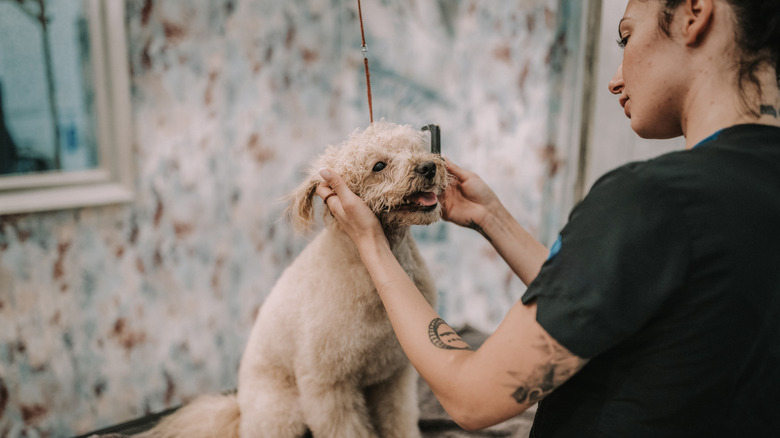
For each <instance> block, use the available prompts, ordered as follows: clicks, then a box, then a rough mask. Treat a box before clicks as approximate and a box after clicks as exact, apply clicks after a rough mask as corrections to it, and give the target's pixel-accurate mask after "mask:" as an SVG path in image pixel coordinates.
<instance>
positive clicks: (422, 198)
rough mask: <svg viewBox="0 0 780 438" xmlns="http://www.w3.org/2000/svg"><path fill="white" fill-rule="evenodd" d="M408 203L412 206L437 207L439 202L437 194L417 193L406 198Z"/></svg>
mask: <svg viewBox="0 0 780 438" xmlns="http://www.w3.org/2000/svg"><path fill="white" fill-rule="evenodd" d="M406 200H407V202H409V203H410V204H417V205H420V206H423V207H430V206H432V205H436V203H437V202H439V200H438V199H437V198H436V193H433V192H417V193H415V194H413V195H409V196H407V197H406Z"/></svg>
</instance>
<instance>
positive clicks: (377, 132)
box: [288, 120, 448, 229]
mask: <svg viewBox="0 0 780 438" xmlns="http://www.w3.org/2000/svg"><path fill="white" fill-rule="evenodd" d="M429 148H430V140H429V134H427V133H425V132H423V131H421V130H418V129H415V128H413V127H411V126H407V125H396V124H394V123H390V122H385V121H384V120H382V121H379V122H374V123H373V124H372V125H371V126H369V127H368V128H367V129H366V130H364V131H362V132H360V131H355V132H354V133H353V134H352V135H351V136H350V137H349V139H348V140H347V141H345V142H344V143H342V144H341V145H339V146H329V147H328V148H327V149H326V150H325V152H324V153H323V154H322V155H320V156H319V157H318V158H316V159H315V160H314V162H313V163H312V165H311V167H310V169H309V175H308V177H307V178H306V180H305V181H304V182H303V183H302V184H301V185H300V186H298V188H297V189H296V190H295V191H294V192H293V194H292V196H291V197H292V202H291V205H290V207H289V209H288V214H289V216H291V217H292V219H293V221H294V222H295V223H296V224H297V225H298V226H299V227H300V228H303V229H307V228H309V227H310V226H311V224H312V223H313V222H314V203H313V198H314V196H315V190H316V189H317V186H318V185H319V184H320V183H321V182H322V178H321V177H320V175H319V169H321V168H323V167H327V168H330V169H333V170H334V171H336V172H338V173H340V174H341V175H342V176H343V178H344V180H345V182H346V183H347V186H349V188H350V190H352V191H353V192H354V193H355V194H357V195H358V196H359V197H360V198H361V199H363V201H365V203H366V204H367V205H368V206H369V207H370V208H371V209H372V210H373V211H374V213H376V215H377V216H378V217H379V220H380V222H382V224H383V225H384V226H385V227H386V228H388V227H398V226H404V225H427V224H430V223H433V222H435V221H437V220H438V219H439V218H440V216H441V206H440V204H439V198H438V197H439V195H440V194H441V192H442V190H444V187H446V185H447V182H448V174H447V170H446V168H445V165H444V159H442V158H441V156H439V155H437V154H432V153H431V152H430V151H429ZM325 217H326V220H327V219H328V218H329V217H331V215H330V210H329V209H328V208H327V206H326V207H325Z"/></svg>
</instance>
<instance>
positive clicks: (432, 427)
mask: <svg viewBox="0 0 780 438" xmlns="http://www.w3.org/2000/svg"><path fill="white" fill-rule="evenodd" d="M457 332H458V333H459V334H460V335H461V337H462V338H463V339H464V340H465V341H466V342H468V344H469V345H471V346H472V347H474V348H476V347H478V346H480V345H482V342H484V341H485V339H486V338H487V336H486V335H485V334H484V333H481V332H479V331H478V330H475V329H473V328H470V327H465V328H463V329H460V330H457ZM418 400H419V403H420V423H419V424H420V431H421V432H422V436H423V438H461V437H462V438H469V437H483V438H494V437H495V438H498V437H503V438H526V437H528V433H529V431H530V430H531V423H532V422H533V417H534V413H535V411H536V410H535V409H529V410H528V411H526V412H524V413H523V414H522V415H519V416H517V417H515V418H512V419H510V420H507V421H505V422H503V423H501V424H498V425H496V426H493V427H490V428H488V429H485V430H481V431H478V432H466V431H465V430H463V429H461V428H460V427H459V426H458V425H457V424H455V422H454V421H452V419H451V418H450V416H449V415H448V414H447V413H446V412H445V411H444V409H443V408H442V407H441V404H439V401H438V400H436V397H435V396H434V395H433V392H431V390H430V388H429V387H428V385H427V384H426V383H425V382H424V381H423V380H422V379H420V382H419V385H418ZM175 410H176V408H173V409H169V410H167V411H164V412H159V413H156V414H151V415H147V416H145V417H142V418H138V419H135V420H132V421H128V422H126V423H122V424H119V425H116V426H111V427H108V428H105V429H101V430H96V431H94V432H90V433H88V434H85V435H81V436H79V437H76V438H89V437H93V438H94V437H96V436H98V437H101V438H126V437H132V436H133V434H137V433H141V432H144V431H147V430H149V429H151V428H152V427H154V425H155V424H157V422H158V421H160V419H161V418H163V417H164V416H166V415H168V414H171V413H173V412H174V411H175Z"/></svg>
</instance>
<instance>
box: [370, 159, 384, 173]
mask: <svg viewBox="0 0 780 438" xmlns="http://www.w3.org/2000/svg"><path fill="white" fill-rule="evenodd" d="M385 167H387V164H385V163H383V162H381V161H380V162H378V163H376V164H374V169H373V170H374V172H381V171H382V169H384V168H385Z"/></svg>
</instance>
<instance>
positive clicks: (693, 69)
mask: <svg viewBox="0 0 780 438" xmlns="http://www.w3.org/2000/svg"><path fill="white" fill-rule="evenodd" d="M778 3H779V2H776V1H771V2H769V1H763V0H762V1H759V0H756V1H744V0H743V1H739V0H630V1H629V4H628V7H627V8H626V11H625V15H624V17H623V19H622V20H621V21H620V23H619V29H618V30H619V44H620V45H621V46H622V47H624V58H623V63H622V65H621V66H620V67H619V68H618V70H617V72H616V74H615V76H614V78H613V79H612V80H611V81H610V84H609V87H610V90H611V91H612V92H613V93H614V94H616V95H618V96H619V102H620V104H621V105H622V106H623V107H624V108H625V113H626V116H627V117H629V118H630V119H631V127H632V128H633V129H634V131H636V132H637V133H638V134H639V135H640V136H642V137H645V138H669V137H674V136H678V135H684V136H685V138H686V143H687V148H686V149H687V150H685V151H680V152H675V153H671V154H666V155H663V156H661V157H659V158H657V159H655V160H650V161H647V162H642V163H632V164H629V165H626V166H623V167H621V168H619V169H616V170H614V171H612V172H610V173H609V174H607V175H605V176H604V177H602V178H601V179H600V180H599V181H598V182H597V183H596V184H595V185H594V187H593V188H592V190H591V192H590V193H589V194H588V196H587V197H586V198H585V199H584V200H583V201H582V202H581V203H580V204H579V205H578V206H577V207H576V208H575V209H574V210H573V211H572V213H571V216H570V218H569V223H568V224H567V225H566V227H565V228H564V229H563V230H562V232H561V235H560V238H559V240H558V242H556V244H555V245H554V246H553V249H552V251H547V249H545V248H544V247H543V246H542V245H541V244H540V243H539V242H537V241H535V240H534V239H533V238H532V237H531V236H530V235H529V234H528V233H527V232H526V231H525V230H524V229H522V228H521V227H520V225H519V224H518V223H517V222H516V221H515V220H514V219H513V218H512V217H511V215H510V214H509V213H508V212H507V210H506V209H505V208H504V207H503V206H502V205H501V203H500V201H499V200H498V199H497V198H496V196H495V194H494V193H493V192H492V191H491V190H490V189H489V188H488V187H487V185H486V184H485V183H484V182H483V181H482V180H481V179H480V178H479V177H478V176H476V175H475V174H473V173H470V172H467V171H465V170H463V169H461V168H459V167H458V166H456V165H455V164H453V163H451V162H449V163H448V168H449V170H450V172H451V173H452V174H453V176H454V182H453V184H451V186H450V187H449V188H448V189H447V191H446V192H445V193H444V195H443V199H442V205H443V207H444V210H443V211H444V218H445V219H446V220H448V221H451V222H453V223H456V224H459V225H462V226H468V227H471V228H474V229H477V230H478V231H479V232H480V233H482V234H483V235H484V236H485V237H487V238H488V239H489V240H490V242H491V243H492V244H493V246H494V247H495V248H496V250H497V251H498V252H499V254H500V255H501V256H502V257H503V258H504V260H506V262H507V263H508V264H509V265H510V266H511V268H512V269H513V271H514V272H515V273H516V274H517V275H518V276H519V277H520V278H521V279H522V280H523V282H524V283H526V284H527V285H528V291H527V292H526V293H525V294H524V296H523V299H522V302H518V303H517V304H515V305H514V306H513V307H512V309H510V311H509V312H508V314H507V315H506V317H505V319H504V321H503V322H502V324H501V325H500V327H499V328H498V329H497V330H496V332H495V333H493V334H492V335H491V336H490V337H489V338H488V339H487V341H486V342H485V343H484V345H482V346H481V347H480V348H479V350H477V351H471V350H470V349H468V346H467V345H466V344H465V343H463V342H462V341H459V342H456V343H454V344H450V345H449V347H448V348H446V349H445V348H441V347H440V346H437V345H441V343H433V342H431V340H430V339H429V336H428V328H429V327H435V326H437V325H439V324H443V321H441V319H440V318H439V316H438V315H437V314H436V312H435V311H434V309H432V308H431V307H430V306H428V304H427V303H426V302H425V300H424V299H423V298H422V296H421V295H420V294H419V293H418V292H417V290H416V289H415V287H414V284H413V283H412V282H411V280H409V278H408V277H406V275H405V274H404V273H403V271H402V270H401V269H400V267H399V266H398V264H397V263H396V262H395V260H394V259H393V256H392V253H391V252H390V250H389V248H388V245H387V241H386V238H385V236H384V235H383V233H382V229H381V226H380V225H379V223H378V221H377V220H376V218H375V217H374V216H373V214H371V212H370V210H368V208H366V207H365V205H364V204H363V203H362V202H361V201H360V200H359V199H358V198H357V197H356V196H354V194H352V193H351V192H350V191H349V190H348V189H347V188H346V187H345V185H344V183H343V180H342V179H341V178H340V176H339V175H337V174H335V173H334V172H331V171H329V170H327V169H323V170H322V171H321V174H322V176H323V179H324V180H325V184H322V185H321V186H320V187H319V188H318V191H317V192H318V194H319V195H320V196H321V197H322V198H323V199H327V203H328V206H329V207H330V209H331V211H332V212H333V213H334V215H335V216H336V217H337V219H338V221H339V223H340V224H341V226H343V227H344V229H345V230H346V231H347V233H348V234H349V235H350V237H351V238H352V239H353V241H354V242H355V244H356V245H357V248H358V249H359V251H360V254H361V257H362V258H363V261H364V263H365V264H366V266H367V267H368V270H369V272H370V273H371V276H372V278H373V280H374V283H375V285H376V287H377V291H378V293H379V294H380V296H381V298H382V301H383V303H384V304H385V308H386V309H387V313H388V315H389V318H390V321H391V323H392V325H393V328H394V330H395V332H396V334H397V336H398V339H399V341H400V342H401V345H402V346H403V348H404V351H405V352H406V354H407V355H408V357H409V359H410V360H411V361H412V363H413V364H414V366H415V367H416V368H417V370H418V371H419V372H420V374H421V375H422V377H423V378H424V379H425V380H426V381H427V382H428V384H429V385H430V387H431V389H432V390H433V391H434V393H435V394H436V396H437V397H438V398H439V400H440V401H441V403H442V405H443V406H444V408H445V409H446V410H447V411H448V412H449V413H450V415H451V416H452V417H453V419H454V420H455V421H457V422H458V423H459V424H461V425H462V426H463V427H464V428H466V429H479V428H483V427H486V426H489V425H492V424H495V423H498V422H500V421H503V420H505V419H507V418H510V417H512V416H514V415H517V414H519V413H520V412H522V411H524V410H525V409H527V408H528V407H529V406H531V405H533V404H534V403H536V402H538V401H539V400H541V399H544V400H542V401H541V403H540V404H539V408H538V411H537V415H536V419H535V421H534V429H533V431H532V436H538V437H548V436H572V437H583V436H614V437H629V436H630V437H645V436H647V437H677V436H679V437H693V436H707V437H712V436H751V437H753V436H755V437H758V436H772V434H776V433H778V432H777V431H778V430H780V420H778V419H777V418H778V417H777V416H776V414H775V412H774V411H775V409H776V408H777V400H778V394H780V274H779V273H778V272H777V271H778V266H780V255H778V254H780V251H778V248H780V233H778V232H777V227H778V225H780V119H778V115H777V112H778V111H780V93H779V92H778V81H777V79H778V76H777V71H778V50H780V5H779V4H778ZM331 193H335V194H336V196H329V195H331ZM439 332H441V331H439Z"/></svg>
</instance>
